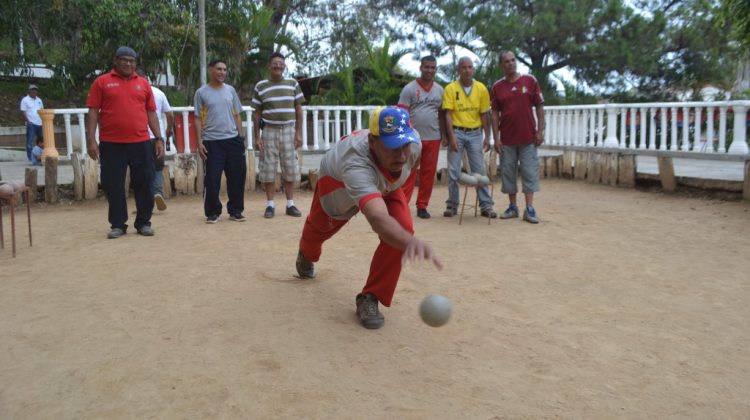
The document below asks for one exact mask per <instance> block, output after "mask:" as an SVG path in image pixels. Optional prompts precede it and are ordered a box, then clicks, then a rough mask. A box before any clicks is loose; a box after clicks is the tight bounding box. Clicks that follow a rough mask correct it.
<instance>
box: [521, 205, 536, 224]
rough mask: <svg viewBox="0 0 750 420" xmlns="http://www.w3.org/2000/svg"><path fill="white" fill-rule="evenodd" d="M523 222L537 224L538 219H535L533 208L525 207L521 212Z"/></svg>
mask: <svg viewBox="0 0 750 420" xmlns="http://www.w3.org/2000/svg"><path fill="white" fill-rule="evenodd" d="M523 220H525V221H527V222H529V223H533V224H537V223H539V218H538V217H536V210H534V208H533V207H526V210H524V211H523Z"/></svg>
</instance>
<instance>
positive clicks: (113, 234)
mask: <svg viewBox="0 0 750 420" xmlns="http://www.w3.org/2000/svg"><path fill="white" fill-rule="evenodd" d="M124 234H125V230H124V229H120V228H112V230H110V231H109V233H108V234H107V239H117V238H119V237H120V236H122V235H124Z"/></svg>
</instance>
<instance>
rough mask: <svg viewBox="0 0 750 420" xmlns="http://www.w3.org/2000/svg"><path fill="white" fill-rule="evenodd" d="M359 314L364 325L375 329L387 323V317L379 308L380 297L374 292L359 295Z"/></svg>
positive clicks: (369, 328)
mask: <svg viewBox="0 0 750 420" xmlns="http://www.w3.org/2000/svg"><path fill="white" fill-rule="evenodd" d="M357 316H358V317H359V321H360V322H361V323H362V326H363V327H365V328H367V329H368V330H375V329H378V328H381V327H382V326H383V325H385V317H383V314H381V313H380V310H378V298H376V297H375V295H372V294H367V295H363V294H361V293H360V294H358V295H357Z"/></svg>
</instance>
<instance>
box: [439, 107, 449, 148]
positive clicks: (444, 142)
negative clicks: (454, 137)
mask: <svg viewBox="0 0 750 420" xmlns="http://www.w3.org/2000/svg"><path fill="white" fill-rule="evenodd" d="M438 124H439V125H440V144H441V145H442V146H447V145H448V135H447V132H446V129H445V110H444V109H441V110H439V111H438Z"/></svg>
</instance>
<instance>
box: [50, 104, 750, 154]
mask: <svg viewBox="0 0 750 420" xmlns="http://www.w3.org/2000/svg"><path fill="white" fill-rule="evenodd" d="M732 109H733V110H734V111H733V113H734V136H733V137H732V144H731V145H729V150H728V151H727V153H731V154H737V155H744V154H747V153H748V148H747V136H746V135H747V127H746V126H745V124H746V123H745V114H746V113H747V105H734V106H733V107H732ZM45 144H46V142H45ZM45 150H46V149H45Z"/></svg>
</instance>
